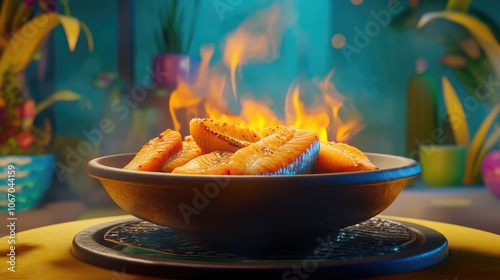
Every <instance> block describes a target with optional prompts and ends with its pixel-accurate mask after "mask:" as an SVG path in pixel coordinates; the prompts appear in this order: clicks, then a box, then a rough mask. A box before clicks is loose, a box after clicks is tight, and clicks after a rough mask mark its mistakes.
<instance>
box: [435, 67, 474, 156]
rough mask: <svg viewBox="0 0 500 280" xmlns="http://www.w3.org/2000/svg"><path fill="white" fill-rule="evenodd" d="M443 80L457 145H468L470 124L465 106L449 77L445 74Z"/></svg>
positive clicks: (444, 93) (447, 107)
mask: <svg viewBox="0 0 500 280" xmlns="http://www.w3.org/2000/svg"><path fill="white" fill-rule="evenodd" d="M441 80H442V83H443V97H444V104H445V106H446V112H447V113H448V117H449V118H450V125H451V128H452V130H453V135H454V136H455V141H456V143H457V145H462V146H467V145H469V125H468V124H467V118H466V115H465V112H464V108H463V106H462V103H461V102H460V99H459V98H458V96H457V94H456V92H455V89H453V86H452V85H451V83H450V81H449V80H448V78H446V77H445V76H443V77H442V78H441Z"/></svg>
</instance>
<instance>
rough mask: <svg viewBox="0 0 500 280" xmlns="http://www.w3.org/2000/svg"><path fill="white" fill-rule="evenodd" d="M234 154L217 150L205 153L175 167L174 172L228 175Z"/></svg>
mask: <svg viewBox="0 0 500 280" xmlns="http://www.w3.org/2000/svg"><path fill="white" fill-rule="evenodd" d="M232 155H233V153H232V152H227V151H215V152H211V153H208V154H203V155H201V156H198V157H196V158H194V159H192V160H190V161H189V162H188V163H186V164H184V165H182V166H179V167H177V168H175V169H174V170H173V171H172V173H178V174H212V175H228V174H229V159H230V158H231V156H232Z"/></svg>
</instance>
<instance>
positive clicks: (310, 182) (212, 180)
mask: <svg viewBox="0 0 500 280" xmlns="http://www.w3.org/2000/svg"><path fill="white" fill-rule="evenodd" d="M368 156H369V158H370V160H371V161H372V162H373V163H374V164H376V165H377V166H378V167H379V168H380V169H379V170H377V171H365V172H352V173H336V174H310V175H283V176H210V175H182V174H168V173H160V172H158V173H156V172H143V171H131V170H123V169H121V168H122V167H123V166H125V164H126V163H128V162H129V161H130V160H131V159H132V157H133V154H120V155H111V156H105V157H100V158H96V159H93V160H91V161H90V162H89V163H88V166H87V172H88V174H89V175H90V176H92V177H95V178H97V179H99V180H100V181H101V183H102V185H103V186H104V188H105V189H106V191H107V192H108V194H109V195H110V196H111V198H112V199H113V200H114V201H115V202H116V203H117V204H118V205H119V206H120V207H121V208H122V209H123V210H125V211H126V212H128V213H130V214H132V215H134V216H136V217H138V218H141V219H143V220H146V221H150V222H152V223H155V224H159V225H163V226H168V227H170V228H172V229H174V230H177V231H178V232H179V233H181V234H182V235H183V236H184V237H185V238H186V239H188V240H190V241H192V242H195V243H198V244H199V245H200V246H204V247H206V248H209V249H214V250H218V251H229V252H236V253H244V254H263V253H266V254H267V253H286V252H293V251H297V250H301V249H303V248H304V247H308V246H309V247H310V246H313V247H312V248H314V246H315V245H314V244H315V243H316V244H317V242H320V240H321V239H318V237H322V238H323V237H325V236H327V235H331V234H334V233H335V232H337V231H338V230H339V229H341V228H344V227H346V226H350V225H354V224H357V223H360V222H362V221H365V220H368V219H370V218H372V217H374V216H375V215H377V214H379V213H380V212H382V211H383V210H384V209H386V208H387V207H388V206H389V205H391V203H392V202H393V201H394V199H395V198H396V197H397V196H398V195H399V193H400V192H401V190H402V189H403V188H404V186H405V185H406V183H407V182H408V180H409V179H411V178H413V177H415V176H416V175H418V174H419V173H420V165H419V164H418V163H417V162H416V161H414V160H411V159H407V158H403V157H398V156H391V155H384V154H368ZM320 243H321V242H320ZM319 245H320V244H319Z"/></svg>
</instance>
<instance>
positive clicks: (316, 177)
mask: <svg viewBox="0 0 500 280" xmlns="http://www.w3.org/2000/svg"><path fill="white" fill-rule="evenodd" d="M365 154H366V155H367V156H368V157H369V158H370V159H372V158H380V159H385V160H393V161H399V162H400V164H399V165H398V166H397V167H394V168H381V169H378V170H373V171H356V172H341V173H325V174H297V175H273V176H263V175H191V174H172V173H164V172H146V171H135V170H126V169H122V168H119V167H113V166H109V164H107V162H109V161H111V160H117V159H118V160H119V159H120V158H123V161H124V162H125V160H128V161H130V160H131V159H132V157H133V156H134V155H135V153H122V154H113V155H107V156H101V157H98V158H94V159H92V160H90V161H89V162H88V163H87V166H86V172H87V174H88V175H89V176H91V177H93V178H97V179H108V180H115V181H127V182H137V183H147V184H165V183H168V185H179V186H193V184H198V183H206V182H207V181H214V180H215V181H217V180H227V181H230V182H231V185H233V184H238V182H243V181H249V180H251V181H252V182H255V183H256V185H255V187H258V186H259V184H258V183H260V182H266V184H265V185H266V187H268V186H269V183H273V182H276V183H278V182H279V183H280V184H282V183H287V182H289V183H292V182H293V183H294V184H297V183H300V182H303V183H307V182H309V183H310V182H314V183H315V184H321V182H329V184H330V185H331V184H332V182H334V183H335V185H359V184H365V185H366V184H369V183H378V182H383V181H393V180H399V179H408V178H412V177H416V176H417V175H419V174H420V172H421V167H420V164H419V163H418V162H417V161H415V160H413V159H410V158H406V157H401V156H395V155H389V154H380V153H365ZM128 161H126V162H128ZM228 179H229V180H228Z"/></svg>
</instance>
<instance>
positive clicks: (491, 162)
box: [481, 150, 500, 198]
mask: <svg viewBox="0 0 500 280" xmlns="http://www.w3.org/2000/svg"><path fill="white" fill-rule="evenodd" d="M481 173H482V176H483V182H484V184H485V185H486V187H487V188H488V189H489V190H490V191H491V193H492V194H493V195H495V196H496V197H498V198H500V150H493V151H491V152H489V153H488V154H487V155H486V156H485V157H484V159H483V162H482V164H481Z"/></svg>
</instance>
